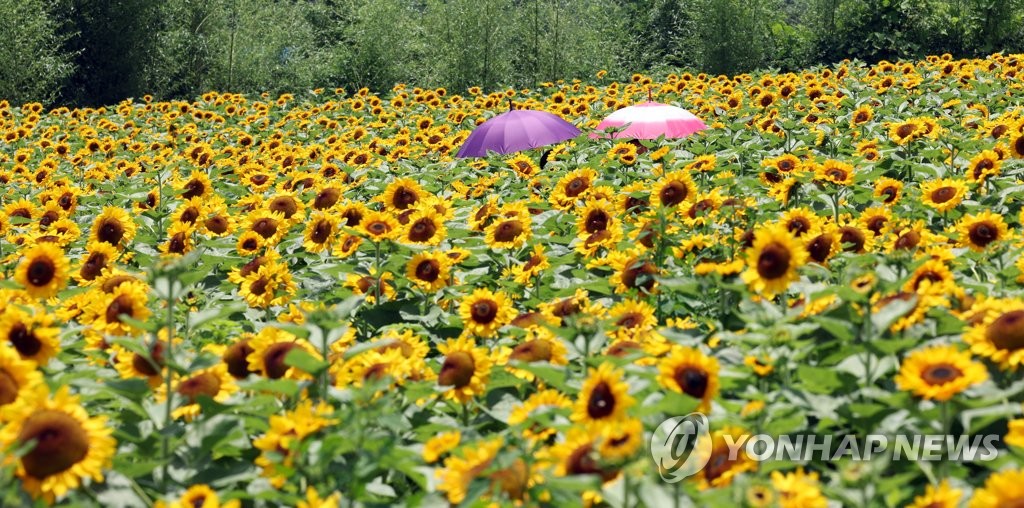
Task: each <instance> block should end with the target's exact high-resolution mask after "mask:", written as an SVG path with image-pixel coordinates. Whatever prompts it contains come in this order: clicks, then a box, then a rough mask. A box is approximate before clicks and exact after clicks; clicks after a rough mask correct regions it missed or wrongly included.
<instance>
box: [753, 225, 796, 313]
mask: <svg viewBox="0 0 1024 508" xmlns="http://www.w3.org/2000/svg"><path fill="white" fill-rule="evenodd" d="M806 260H807V251H806V250H804V248H803V246H802V245H800V244H798V243H797V242H796V241H795V240H794V239H793V237H792V236H791V235H790V234H789V232H788V231H786V229H784V228H783V227H782V226H778V225H776V226H766V227H763V228H761V229H758V230H757V231H755V232H754V244H753V246H752V247H751V248H750V249H748V250H747V269H746V271H744V272H743V273H742V274H741V277H742V279H743V281H744V282H746V283H747V284H748V285H749V286H750V288H751V289H752V290H754V291H755V292H757V293H762V294H765V295H767V296H768V297H773V296H775V295H776V294H778V293H781V292H783V291H785V290H786V288H787V287H788V286H789V283H790V282H792V281H794V280H797V279H798V278H799V275H798V274H797V268H799V267H800V266H801V265H803V264H804V262H805V261H806Z"/></svg>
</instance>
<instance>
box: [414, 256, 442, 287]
mask: <svg viewBox="0 0 1024 508" xmlns="http://www.w3.org/2000/svg"><path fill="white" fill-rule="evenodd" d="M415 273H416V278H417V279H419V280H422V281H424V282H434V281H436V280H437V278H438V277H439V276H440V275H441V265H440V263H438V262H437V261H435V260H433V259H427V260H424V261H421V262H420V263H419V264H417V265H416V270H415Z"/></svg>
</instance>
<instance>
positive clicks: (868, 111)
mask: <svg viewBox="0 0 1024 508" xmlns="http://www.w3.org/2000/svg"><path fill="white" fill-rule="evenodd" d="M874 116H875V110H874V109H872V108H871V106H869V105H867V104H862V105H861V106H860V107H858V108H857V109H856V110H855V111H854V112H853V114H851V115H850V128H854V127H857V126H858V125H863V124H865V123H867V122H870V121H871V119H872V118H874Z"/></svg>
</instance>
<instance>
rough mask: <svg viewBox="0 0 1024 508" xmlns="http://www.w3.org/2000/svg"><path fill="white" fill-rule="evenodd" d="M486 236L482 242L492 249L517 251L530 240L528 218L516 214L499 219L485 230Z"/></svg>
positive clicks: (531, 232) (530, 232)
mask: <svg viewBox="0 0 1024 508" xmlns="http://www.w3.org/2000/svg"><path fill="white" fill-rule="evenodd" d="M486 234H487V236H486V237H485V239H484V241H485V242H487V245H489V246H490V247H491V248H492V249H518V248H519V247H522V246H523V244H524V243H526V241H527V240H529V239H530V237H531V235H532V234H533V231H532V230H531V229H530V218H529V216H528V215H526V216H523V215H518V214H517V215H514V216H512V217H499V218H498V219H496V220H495V221H494V222H493V223H492V224H491V225H490V226H489V227H488V228H487V232H486Z"/></svg>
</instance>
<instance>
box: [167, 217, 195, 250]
mask: <svg viewBox="0 0 1024 508" xmlns="http://www.w3.org/2000/svg"><path fill="white" fill-rule="evenodd" d="M194 231H195V228H193V227H192V225H191V224H187V223H182V222H179V223H175V224H171V227H170V228H168V229H167V242H166V243H163V244H161V245H160V252H163V253H164V254H167V255H176V256H180V255H183V254H186V253H188V252H189V251H191V250H192V246H193V245H192V244H193V242H192V236H193V233H194Z"/></svg>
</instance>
